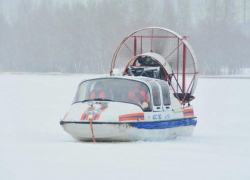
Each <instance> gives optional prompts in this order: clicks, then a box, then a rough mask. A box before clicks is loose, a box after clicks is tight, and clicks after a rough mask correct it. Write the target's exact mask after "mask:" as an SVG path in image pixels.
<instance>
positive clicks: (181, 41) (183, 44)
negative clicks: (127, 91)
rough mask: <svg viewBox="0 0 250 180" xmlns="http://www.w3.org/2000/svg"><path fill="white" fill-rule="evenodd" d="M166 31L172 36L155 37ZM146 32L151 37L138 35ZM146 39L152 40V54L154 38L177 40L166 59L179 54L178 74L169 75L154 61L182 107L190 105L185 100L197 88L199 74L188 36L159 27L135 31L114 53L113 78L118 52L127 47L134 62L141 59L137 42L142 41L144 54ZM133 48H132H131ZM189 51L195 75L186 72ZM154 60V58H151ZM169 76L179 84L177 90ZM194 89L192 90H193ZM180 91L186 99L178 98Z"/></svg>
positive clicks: (141, 50)
mask: <svg viewBox="0 0 250 180" xmlns="http://www.w3.org/2000/svg"><path fill="white" fill-rule="evenodd" d="M155 29H156V30H164V31H167V32H168V33H171V34H172V36H169V35H168V36H158V35H155V36H154V30H155ZM144 30H151V35H136V33H137V32H139V31H144ZM129 38H133V41H134V45H133V51H134V52H133V51H132V50H131V49H130V48H129V47H128V45H127V44H126V41H127V40H128V39H129ZM146 38H150V39H151V43H150V52H152V49H153V39H154V38H164V39H168V38H177V47H176V48H175V49H174V50H172V51H171V52H170V53H169V54H168V55H167V56H166V57H165V60H166V61H167V59H168V58H169V57H170V56H171V55H172V54H173V53H174V52H177V72H175V73H174V72H172V74H168V73H167V72H166V70H165V68H164V67H163V65H162V64H161V63H160V62H159V61H158V60H157V59H154V58H153V59H154V60H155V61H157V62H158V63H159V64H160V68H161V69H162V70H163V72H164V75H165V81H167V82H168V83H169V85H170V86H171V88H172V89H173V91H174V93H175V95H176V98H177V99H178V100H179V102H180V103H181V104H182V105H185V104H186V103H189V102H187V101H185V98H186V96H187V94H188V93H189V91H190V94H191V91H193V90H192V89H193V88H195V87H193V86H196V83H195V81H196V78H195V77H196V76H197V74H198V67H197V60H196V57H195V54H194V52H193V50H192V48H191V46H190V45H189V44H188V42H187V41H186V40H187V36H180V35H179V34H177V33H175V32H173V31H171V30H168V29H164V28H159V27H149V28H143V29H140V30H137V31H135V32H134V33H132V34H131V35H129V36H127V37H126V38H124V40H123V41H122V42H121V43H120V45H119V46H118V48H117V49H116V51H115V53H114V56H113V59H112V63H111V70H110V75H111V76H112V70H113V68H114V67H115V62H116V58H117V55H118V52H119V50H120V48H121V47H122V46H123V45H125V47H126V48H127V49H128V50H129V51H130V52H131V55H133V56H134V57H133V58H132V59H131V61H132V60H134V58H138V57H140V55H137V50H138V48H137V44H138V43H139V42H138V41H137V40H139V41H140V45H141V47H140V50H139V51H140V52H141V54H142V52H143V49H142V45H143V39H146ZM130 47H131V46H130ZM180 48H182V50H183V51H182V53H183V54H182V57H183V58H182V64H183V66H182V73H180V72H179V71H180V60H181V59H180V52H181V51H180ZM188 51H189V53H190V54H191V57H192V59H193V66H194V70H195V72H194V73H187V72H186V63H187V52H188ZM151 58H152V57H151ZM131 61H129V62H128V63H127V65H126V68H125V70H124V72H123V76H124V75H126V73H127V70H128V66H129V64H130V63H131ZM133 65H135V64H133ZM191 74H192V75H193V76H192V80H191V82H190V84H189V85H188V84H187V85H188V86H187V88H186V75H191ZM169 75H170V76H172V77H173V78H172V81H173V80H175V81H176V83H177V88H176V89H175V88H174V86H173V84H172V82H171V80H170V78H169ZM179 75H181V76H182V85H181V84H180V83H179ZM191 87H192V88H191ZM179 89H180V91H181V92H182V93H183V94H184V97H183V99H180V98H179V97H178V92H179Z"/></svg>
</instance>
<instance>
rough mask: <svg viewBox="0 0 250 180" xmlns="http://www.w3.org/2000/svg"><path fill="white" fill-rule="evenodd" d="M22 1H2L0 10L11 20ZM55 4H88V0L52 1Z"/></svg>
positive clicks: (37, 1)
mask: <svg viewBox="0 0 250 180" xmlns="http://www.w3.org/2000/svg"><path fill="white" fill-rule="evenodd" d="M20 1H21V0H0V10H1V11H2V12H3V13H4V15H5V16H6V17H7V18H8V19H10V17H13V16H15V14H16V6H17V5H18V3H19V2H20ZM31 1H33V2H34V3H40V2H41V1H42V0H31ZM52 2H54V3H56V4H57V3H59V4H60V3H61V4H62V3H65V2H69V3H72V2H86V0H52Z"/></svg>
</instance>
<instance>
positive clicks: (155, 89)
mask: <svg viewBox="0 0 250 180" xmlns="http://www.w3.org/2000/svg"><path fill="white" fill-rule="evenodd" d="M148 83H149V84H150V86H151V88H152V95H153V104H154V106H161V95H160V89H159V86H158V85H157V84H156V82H154V81H148Z"/></svg>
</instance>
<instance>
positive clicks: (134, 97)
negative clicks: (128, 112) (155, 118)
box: [128, 83, 148, 109]
mask: <svg viewBox="0 0 250 180" xmlns="http://www.w3.org/2000/svg"><path fill="white" fill-rule="evenodd" d="M128 99H129V101H130V102H132V103H136V104H139V105H140V106H141V107H142V108H143V109H145V108H148V98H147V94H146V92H145V91H144V90H142V87H141V83H136V84H135V85H134V87H133V90H132V91H129V93H128Z"/></svg>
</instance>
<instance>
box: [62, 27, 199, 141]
mask: <svg viewBox="0 0 250 180" xmlns="http://www.w3.org/2000/svg"><path fill="white" fill-rule="evenodd" d="M186 39H187V37H185V36H184V37H183V36H180V35H178V34H177V33H175V32H173V31H171V30H168V29H164V28H158V27H149V28H144V29H140V30H138V31H135V32H134V33H132V34H131V35H129V36H127V37H126V38H125V39H124V40H123V41H122V42H121V43H120V45H119V46H118V48H117V49H116V51H115V53H114V56H113V59H112V62H111V70H110V76H109V77H100V78H92V79H87V80H84V81H82V82H81V83H80V84H79V86H78V90H77V92H76V95H75V98H74V101H73V103H72V105H71V107H70V109H69V111H68V112H67V114H66V115H65V117H64V118H63V119H62V120H61V122H60V124H61V125H62V127H63V128H64V130H65V131H66V132H68V133H69V134H70V135H71V136H72V137H73V138H75V139H77V140H80V141H140V140H141V141H164V140H167V139H174V138H176V137H177V136H190V135H192V134H193V131H194V127H195V126H196V123H197V118H196V117H195V116H194V110H193V106H192V105H191V104H190V102H191V101H192V100H193V99H195V97H194V96H193V93H194V90H195V87H196V84H197V80H198V76H197V74H198V67H197V60H196V57H195V54H194V52H193V50H192V48H191V46H190V45H189V44H188V42H187V40H186Z"/></svg>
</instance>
